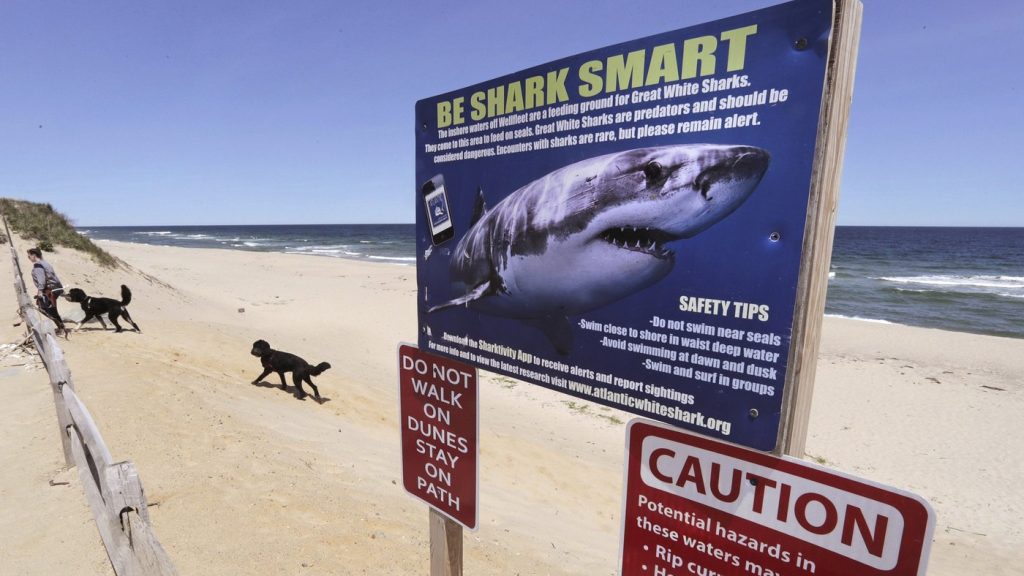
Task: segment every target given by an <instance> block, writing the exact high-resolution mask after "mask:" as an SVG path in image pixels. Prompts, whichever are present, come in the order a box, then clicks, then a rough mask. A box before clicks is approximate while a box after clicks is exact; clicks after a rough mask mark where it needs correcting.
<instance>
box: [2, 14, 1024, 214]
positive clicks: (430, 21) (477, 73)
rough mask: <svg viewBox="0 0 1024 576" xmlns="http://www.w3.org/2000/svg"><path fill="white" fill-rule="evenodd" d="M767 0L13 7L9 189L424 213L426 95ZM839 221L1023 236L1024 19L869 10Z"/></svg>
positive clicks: (5, 103) (66, 208)
mask: <svg viewBox="0 0 1024 576" xmlns="http://www.w3.org/2000/svg"><path fill="white" fill-rule="evenodd" d="M776 3H777V2H771V1H761V0H749V1H738V0H719V1H716V2H707V1H696V0H683V1H681V0H676V1H666V0H632V1H629V2H626V1H618V2H602V1H577V2H559V1H554V2H552V1H538V0H524V1H523V2H516V3H509V2H497V1H493V0H476V1H473V2H449V1H435V2H413V1H411V0H410V1H407V2H396V1H388V0H376V1H374V2H347V1H345V2H343V1H340V0H331V1H328V0H290V1H278V2H269V1H248V0H247V1H208V0H184V1H174V2H137V1H134V0H122V1H116V2H115V1H102V0H101V1H96V2H82V1H79V0H74V1H71V0H65V1H49V0H4V1H3V3H2V4H0V196H7V197H15V198H23V199H27V200H33V201H38V202H49V203H51V204H53V206H54V207H55V208H57V209H58V210H60V211H61V212H63V213H64V214H66V215H68V216H69V217H71V218H72V219H73V220H74V222H75V223H76V224H79V225H83V226H89V225H92V226H99V225H160V224H168V225H169V224H272V223H358V222H374V223H379V222H411V221H412V220H413V217H414V210H415V208H416V205H415V202H414V201H413V198H414V197H413V196H412V192H411V191H412V190H413V189H414V187H415V182H414V157H413V153H414V150H413V147H414V146H413V124H414V104H415V102H416V100H418V99H421V98H424V97H428V96H434V95H437V94H441V93H444V92H448V91H451V90H455V89H458V88H462V87H465V86H469V85H471V84H475V83H477V82H482V81H485V80H489V79H491V78H494V77H497V76H501V75H503V74H507V73H511V72H515V71H518V70H521V69H524V68H528V67H531V66H534V65H539V64H543V63H546V62H549V61H551V60H555V59H558V58H561V57H564V56H569V55H572V54H576V53H579V52H584V51H588V50H591V49H595V48H600V47H602V46H607V45H610V44H614V43H617V42H621V41H626V40H631V39H634V38H640V37H643V36H648V35H651V34H655V33H658V32H665V31H669V30H674V29H677V28H683V27H686V26H690V25H693V24H697V23H700V22H704V21H709V20H715V19H718V18H723V17H726V16H730V15H733V14H738V13H741V12H746V11H749V10H754V9H758V8H762V7H765V6H770V5H773V4H776ZM864 4H865V7H864V25H863V33H862V37H861V48H860V59H859V65H858V70H857V82H856V88H855V92H854V106H853V111H852V114H851V120H850V131H849V139H848V144H847V153H846V164H845V170H844V178H843V188H842V196H841V200H840V209H839V223H840V224H879V225H901V224H902V225H981V226H1024V189H1022V187H1021V185H1020V181H1021V177H1020V172H1021V170H1022V165H1024V159H1022V158H1021V156H1022V152H1024V145H1022V144H1021V142H1022V140H1024V112H1022V111H1021V102H1022V101H1024V89H1022V88H1024V79H1022V78H1024V75H1022V74H1021V73H1020V70H1021V67H1022V66H1024V46H1022V39H1024V9H1022V8H1021V4H1020V3H1019V2H1018V1H1017V0H985V1H984V2H975V3H966V4H965V3H963V2H953V1H951V0H938V1H924V0H913V1H904V0H900V1H893V0H864Z"/></svg>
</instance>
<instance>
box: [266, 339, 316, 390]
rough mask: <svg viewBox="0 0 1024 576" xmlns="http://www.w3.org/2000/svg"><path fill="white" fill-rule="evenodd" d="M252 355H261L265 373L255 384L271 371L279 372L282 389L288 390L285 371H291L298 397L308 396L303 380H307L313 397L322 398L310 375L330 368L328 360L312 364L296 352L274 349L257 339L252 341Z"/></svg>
mask: <svg viewBox="0 0 1024 576" xmlns="http://www.w3.org/2000/svg"><path fill="white" fill-rule="evenodd" d="M252 355H253V356H259V358H260V364H262V365H263V373H262V374H260V375H259V376H257V377H256V379H255V380H253V381H252V383H253V384H259V382H260V380H263V379H264V378H266V377H267V375H269V374H270V373H271V372H277V375H278V376H280V377H281V389H282V390H287V389H288V385H287V384H286V383H285V381H284V373H285V372H291V373H292V382H293V383H294V384H295V388H296V389H297V391H296V392H295V396H296V397H298V398H300V399H301V398H305V397H306V392H305V390H303V389H302V382H303V381H305V382H306V384H309V387H310V388H312V389H313V397H314V398H316V399H317V401H319V400H320V390H318V389H317V387H316V384H313V380H312V379H311V378H310V376H319V375H320V374H321V373H323V371H324V370H327V369H328V368H330V367H331V365H330V364H328V363H327V362H321V363H319V364H317V365H316V366H310V365H309V362H306V361H305V360H303V359H302V358H299V357H298V356H296V355H295V354H289V353H288V352H281V351H280V350H274V349H273V348H271V347H270V344H268V343H267V341H266V340H257V341H255V342H253V343H252Z"/></svg>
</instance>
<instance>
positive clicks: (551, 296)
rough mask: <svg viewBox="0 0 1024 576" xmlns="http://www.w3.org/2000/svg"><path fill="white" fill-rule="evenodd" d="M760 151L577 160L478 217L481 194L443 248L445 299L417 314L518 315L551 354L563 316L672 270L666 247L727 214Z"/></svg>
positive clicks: (565, 349)
mask: <svg viewBox="0 0 1024 576" xmlns="http://www.w3.org/2000/svg"><path fill="white" fill-rule="evenodd" d="M769 162H770V154H769V153H768V151H766V150H764V149H762V148H758V147H754V146H744V145H721V144H681V145H672V146H659V147H650V148H636V149H632V150H625V151H620V152H615V153H612V154H606V155H603V156H597V157H593V158H588V159H585V160H582V161H579V162H576V163H573V164H570V165H568V166H564V167H562V168H559V169H557V170H554V171H553V172H550V173H548V174H546V175H544V176H542V177H540V178H538V179H536V180H534V181H532V182H530V183H529V184H527V185H525V186H523V187H522V188H519V189H518V190H516V191H514V192H512V193H511V194H509V195H508V196H507V197H505V198H504V199H503V200H501V201H500V202H498V203H497V204H496V205H494V206H493V208H490V209H488V208H487V205H486V201H485V199H484V196H483V191H482V190H481V191H480V192H479V193H478V197H477V204H476V207H475V210H474V213H473V217H472V221H471V222H470V227H469V229H468V230H467V232H466V233H465V235H463V236H462V237H461V238H460V240H459V241H458V243H457V244H456V246H455V248H454V249H453V250H452V251H451V260H450V263H449V272H450V280H451V294H452V295H454V297H452V298H450V299H448V300H446V301H442V302H427V305H428V313H430V314H436V313H441V312H443V311H444V310H446V309H450V308H453V307H458V306H466V307H469V308H471V309H473V310H477V311H479V312H482V313H484V314H488V315H493V316H499V317H504V318H514V319H520V320H523V321H524V322H526V323H528V324H531V325H533V326H535V327H537V328H538V329H540V330H541V331H543V332H544V334H545V335H546V336H547V338H548V340H549V341H550V342H551V344H552V345H553V346H554V348H555V350H557V351H558V352H559V353H560V354H563V355H565V354H568V353H569V352H570V350H571V348H572V332H571V329H570V323H569V321H568V317H569V316H575V315H579V314H583V313H586V312H590V311H592V310H596V309H599V308H602V307H604V306H607V305H609V304H611V303H613V302H616V301H618V300H621V299H623V298H625V297H627V296H629V295H631V294H635V293H637V292H639V291H641V290H644V289H646V288H648V287H650V286H652V285H654V284H655V283H657V282H658V281H660V280H662V279H663V278H665V277H666V276H667V275H668V274H669V273H670V272H671V271H672V269H673V267H674V265H675V258H676V253H675V250H676V248H675V246H674V245H673V244H674V243H675V242H676V241H679V240H683V239H686V238H691V237H693V236H695V235H696V234H699V233H700V232H702V231H704V230H707V229H708V228H709V227H711V226H713V225H714V224H715V223H717V222H719V221H721V220H722V219H724V218H726V217H728V216H729V215H730V214H732V213H733V212H734V211H735V210H737V209H738V208H739V207H740V206H741V205H742V204H743V203H744V202H745V201H746V199H747V198H748V197H749V196H750V195H751V194H752V193H753V192H754V190H755V189H756V188H757V185H758V184H759V183H760V182H761V179H762V177H763V176H764V174H765V171H766V170H767V169H768V165H769Z"/></svg>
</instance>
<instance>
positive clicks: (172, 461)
mask: <svg viewBox="0 0 1024 576" xmlns="http://www.w3.org/2000/svg"><path fill="white" fill-rule="evenodd" d="M15 241H16V247H17V248H18V250H19V254H21V253H23V252H24V249H25V248H27V244H25V243H24V242H20V243H19V241H18V240H17V239H16V240H15ZM98 244H99V245H100V246H102V247H103V248H105V249H107V250H108V251H109V252H111V253H112V254H113V255H115V256H117V257H118V258H121V259H122V260H123V261H124V262H125V263H126V264H127V265H128V267H127V268H124V269H115V270H110V269H101V268H99V267H98V266H96V265H95V264H93V263H92V262H91V261H89V260H88V259H87V258H86V257H84V256H82V255H80V254H78V253H75V252H70V251H67V250H61V251H59V252H57V253H55V254H52V255H48V256H47V259H48V260H50V261H51V262H52V263H53V264H54V266H55V267H56V269H57V271H58V273H59V274H60V275H61V278H62V279H63V280H64V283H65V285H67V286H79V287H83V288H85V289H86V291H87V292H89V293H90V294H96V295H113V294H116V289H117V287H118V286H119V285H120V284H127V285H129V286H130V287H131V289H132V291H133V301H132V304H131V312H132V317H133V318H134V319H135V320H136V321H137V322H138V323H139V325H140V326H141V327H142V330H143V331H142V333H141V334H135V333H124V334H113V333H110V332H103V331H101V330H98V325H96V324H95V323H94V324H92V325H87V327H86V329H85V330H82V331H81V332H79V333H76V334H74V335H73V336H72V337H71V339H70V340H68V341H67V342H62V347H64V349H65V353H66V356H67V358H68V363H69V365H70V366H71V368H72V371H73V375H74V379H75V384H76V388H77V390H78V392H79V395H80V396H81V397H82V398H83V399H84V401H85V402H86V403H87V405H88V406H89V408H90V410H92V412H93V415H94V418H95V419H96V421H97V424H98V425H99V428H100V430H101V432H102V433H103V434H104V437H105V439H106V441H107V443H108V445H109V446H110V447H111V450H112V452H113V453H114V457H115V459H131V460H133V461H134V462H135V463H136V465H137V466H138V468H139V471H140V475H141V480H142V483H143V486H144V487H145V489H146V492H147V495H148V497H149V501H150V503H151V510H150V514H151V517H152V519H153V523H154V525H155V528H156V532H157V536H158V537H159V538H160V541H161V543H162V544H163V545H164V547H165V548H166V549H167V550H168V553H169V554H170V556H171V558H172V559H173V560H174V561H175V563H176V565H177V566H178V569H179V571H180V572H181V573H182V574H189V573H203V574H225V575H226V574H296V573H302V574H338V573H346V574H360V573H365V574H381V573H391V574H409V573H423V572H425V571H426V566H427V558H428V536H427V509H426V507H425V506H424V505H422V504H420V503H419V502H418V501H415V500H413V499H412V497H410V496H408V495H406V494H405V493H404V491H403V490H402V488H401V478H400V456H399V447H398V443H399V435H398V422H397V416H398V404H397V366H396V362H397V359H396V350H397V347H398V344H399V343H400V342H415V341H416V302H415V295H416V278H415V274H416V269H415V267H413V266H409V265H402V264H398V265H392V266H381V265H380V264H385V262H368V261H363V260H355V259H345V258H324V257H316V256H311V255H303V254H284V253H274V252H250V251H240V250H231V249H207V248H203V249H199V248H180V247H164V246H153V245H144V244H134V243H126V242H113V241H105V240H100V241H98ZM22 265H23V267H24V266H25V263H24V262H23V263H22ZM11 274H12V270H11V266H10V263H9V261H8V263H7V264H3V265H0V278H3V279H5V280H4V281H5V282H7V283H8V286H10V281H11V280H12V276H11ZM8 298H10V299H11V300H10V304H11V309H13V308H14V297H13V293H12V292H9V294H8ZM61 309H62V311H63V312H64V315H65V317H68V318H72V319H74V318H75V317H76V316H75V314H74V312H75V310H74V305H73V304H70V303H66V302H65V303H62V304H61ZM78 317H80V312H79V316H78ZM12 323H13V320H12V322H8V323H6V324H5V326H4V328H3V330H4V334H3V335H4V338H5V340H4V341H5V342H8V343H10V342H14V341H16V340H20V338H22V336H21V335H22V332H21V331H22V328H21V327H14V326H11V324H12ZM260 338H262V339H266V340H268V341H270V342H271V344H272V345H274V346H275V348H278V347H279V348H280V349H284V350H288V351H292V352H295V353H299V354H300V355H302V356H303V357H306V358H307V359H308V360H310V361H315V362H319V361H321V360H327V361H329V362H330V363H331V364H332V366H333V368H332V369H331V370H330V371H328V372H326V373H324V374H323V375H322V376H320V377H318V378H317V384H318V386H320V389H321V393H322V394H323V395H324V396H325V397H328V398H329V401H327V402H326V403H324V404H322V405H318V404H316V403H313V402H312V401H308V400H307V401H298V400H296V399H295V398H294V397H293V396H292V395H291V394H290V393H288V392H284V391H282V390H280V389H279V388H277V387H271V386H269V385H259V386H253V385H251V384H249V382H250V381H251V380H252V379H253V378H254V377H255V376H257V375H258V374H259V372H260V367H259V362H258V360H256V359H255V358H253V357H251V356H250V355H249V354H248V351H249V347H250V346H251V343H252V341H254V340H256V339H260ZM112 343H114V344H115V345H112ZM5 362H7V364H5V366H3V367H0V371H2V373H3V374H4V378H3V379H2V380H0V381H5V382H7V384H8V386H9V387H11V388H12V389H16V390H17V392H18V394H17V395H16V396H15V397H14V398H15V399H14V400H12V401H11V402H9V403H7V404H5V406H3V407H0V421H2V422H3V423H4V424H3V426H4V427H5V429H4V432H5V434H6V435H7V436H8V437H9V438H12V439H15V440H14V441H15V442H17V445H19V446H26V447H31V449H27V448H25V449H20V450H17V451H14V452H11V453H9V454H8V455H7V456H6V457H7V458H8V462H7V464H8V465H7V466H5V467H4V471H3V472H2V476H0V494H3V499H4V502H3V504H4V506H5V511H7V510H9V511H10V512H9V513H5V515H4V518H3V519H2V520H0V536H2V538H0V542H4V543H3V544H2V545H0V546H2V548H0V564H2V565H4V566H6V567H8V568H10V569H11V570H12V571H11V572H9V573H11V574H42V573H57V572H54V571H47V570H43V569H40V568H39V567H40V566H41V565H42V566H44V567H46V566H65V567H67V566H75V567H76V571H75V572H74V573H76V574H77V573H81V574H86V575H88V574H93V573H95V574H106V573H109V566H108V565H105V560H106V559H105V555H104V553H103V551H102V548H101V547H100V545H99V539H98V537H97V535H96V530H95V526H94V525H93V524H92V523H91V520H90V519H89V516H88V510H87V507H86V505H85V500H84V497H83V496H81V488H80V487H79V486H77V485H76V482H77V480H75V479H74V476H75V474H69V473H68V471H63V470H62V469H61V468H62V461H61V454H60V440H59V438H57V426H56V421H55V417H54V414H53V407H52V399H51V398H50V392H49V385H48V383H47V381H46V377H45V372H42V371H40V370H39V369H38V368H31V367H30V366H26V365H15V364H26V362H27V359H26V358H18V359H15V358H11V357H10V356H8V357H7V358H6V359H5ZM1022 373H1024V340H1021V339H1014V338H1002V337H994V336H982V335H974V334H967V333H957V332H947V331H942V330H936V329H927V328H915V327H910V326H904V325H900V324H883V323H877V322H868V321H859V320H853V319H843V318H833V317H827V318H826V319H825V321H824V328H823V336H822V343H821V351H820V355H819V362H818V366H817V384H816V387H815V391H814V403H813V408H812V412H811V422H810V433H809V437H808V440H807V459H809V460H813V461H816V462H819V463H824V464H825V465H826V466H829V467H832V468H835V469H837V470H840V471H843V472H848V473H851V474H854V475H857V476H861V477H864V478H866V479H868V480H871V481H875V482H879V483H883V484H889V485H892V486H894V487H897V488H901V489H905V490H908V491H911V492H915V493H917V494H919V495H921V496H922V497H924V498H925V499H927V500H929V501H930V502H931V503H932V506H933V507H934V508H935V510H936V516H937V526H936V531H935V542H934V544H933V545H932V555H931V562H930V567H929V571H928V573H929V574H932V575H940V576H946V575H949V576H952V575H959V574H965V573H982V574H1019V573H1020V572H1019V565H1020V564H1021V560H1024V552H1021V544H1022V543H1024V533H1022V530H1024V529H1022V527H1021V524H1022V522H1021V518H1022V517H1024V488H1022V487H1020V486H1019V483H1018V482H1017V480H1018V479H1019V478H1021V477H1024V465H1022V458H1021V457H1020V456H1019V454H1021V453H1022V452H1024V450H1022V449H1024V427H1021V426H1019V424H1017V422H1016V419H1017V418H1018V417H1019V414H1020V413H1022V412H1021V409H1022V408H1024V385H1022V383H1021V381H1020V376H1019V375H1020V374H1022ZM272 378H273V377H272ZM268 382H270V383H273V381H272V380H268ZM47 402H50V404H49V405H47ZM480 414H481V422H480V438H481V456H480V461H481V470H480V473H481V483H480V529H479V530H478V531H477V532H467V533H466V536H465V554H466V562H465V564H466V568H467V572H468V573H474V574H514V573H520V574H616V573H617V571H618V565H617V561H618V555H617V554H618V552H617V551H618V539H619V530H620V527H619V525H618V522H619V521H620V519H619V515H620V512H621V498H622V496H621V484H622V467H623V461H622V460H623V452H624V429H625V422H627V421H628V420H629V419H630V418H632V416H631V415H629V414H626V413H623V412H619V411H616V410H612V409H610V408H605V407H601V406H598V405H595V404H591V403H589V402H585V401H580V400H578V399H575V398H573V397H570V396H566V395H562V394H558V393H556V392H553V391H550V390H546V389H544V388H542V387H538V386H533V385H530V384H526V383H522V382H518V381H515V380H512V379H510V378H506V377H504V376H497V375H493V374H484V375H483V382H482V388H481V412H480ZM54 479H56V481H58V482H67V483H68V484H66V485H65V484H59V485H58V486H51V485H50V482H51V481H54ZM76 491H77V498H76ZM33 507H38V508H39V509H40V510H42V512H40V513H39V514H36V513H34V512H32V510H33V509H34V508H33ZM55 516H56V517H57V518H59V519H60V520H61V521H53V520H54V517H55ZM54 539H59V540H60V541H62V542H66V543H68V545H67V546H63V545H62V546H61V547H57V548H53V547H52V546H48V544H50V543H52V542H53V541H54ZM41 562H46V564H45V565H44V564H40V563H41ZM78 567H82V569H81V571H78V570H77V568H78ZM64 572H67V570H66V569H65V570H64ZM5 573H7V572H6V569H5Z"/></svg>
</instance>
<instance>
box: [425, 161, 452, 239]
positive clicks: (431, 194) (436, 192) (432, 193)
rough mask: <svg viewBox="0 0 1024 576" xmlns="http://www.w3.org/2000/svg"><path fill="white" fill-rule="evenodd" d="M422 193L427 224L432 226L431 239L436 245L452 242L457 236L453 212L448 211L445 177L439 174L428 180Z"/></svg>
mask: <svg viewBox="0 0 1024 576" xmlns="http://www.w3.org/2000/svg"><path fill="white" fill-rule="evenodd" d="M420 192H421V193H422V194H423V206H424V208H426V210H427V223H428V224H430V238H431V240H432V241H433V242H434V245H435V246H436V245H438V244H441V243H442V242H445V241H446V240H450V239H451V238H452V237H453V236H455V228H454V227H452V217H451V212H450V211H449V210H448V195H447V194H446V193H445V190H444V176H442V175H441V174H438V175H437V176H434V177H433V178H431V179H430V180H427V181H426V183H424V184H423V187H422V188H421V189H420Z"/></svg>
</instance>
